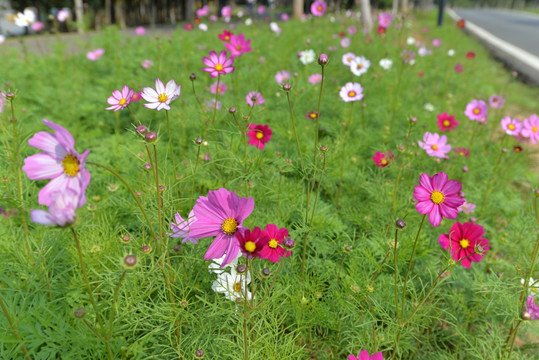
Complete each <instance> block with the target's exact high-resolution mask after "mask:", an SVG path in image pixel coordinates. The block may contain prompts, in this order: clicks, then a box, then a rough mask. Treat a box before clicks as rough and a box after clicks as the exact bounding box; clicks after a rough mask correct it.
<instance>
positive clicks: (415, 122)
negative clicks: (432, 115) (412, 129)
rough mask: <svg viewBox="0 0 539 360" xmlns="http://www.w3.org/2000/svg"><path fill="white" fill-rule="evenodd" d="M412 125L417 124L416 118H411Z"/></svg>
mask: <svg viewBox="0 0 539 360" xmlns="http://www.w3.org/2000/svg"><path fill="white" fill-rule="evenodd" d="M410 124H412V125H414V124H417V118H416V117H415V116H410Z"/></svg>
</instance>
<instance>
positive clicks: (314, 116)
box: [305, 110, 318, 121]
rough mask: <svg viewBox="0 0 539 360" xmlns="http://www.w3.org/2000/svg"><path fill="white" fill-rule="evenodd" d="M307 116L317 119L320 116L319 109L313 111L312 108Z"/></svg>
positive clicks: (310, 118)
mask: <svg viewBox="0 0 539 360" xmlns="http://www.w3.org/2000/svg"><path fill="white" fill-rule="evenodd" d="M305 117H306V118H307V119H309V120H313V121H314V120H316V118H317V117H318V112H317V111H313V110H310V111H308V112H307V115H305Z"/></svg>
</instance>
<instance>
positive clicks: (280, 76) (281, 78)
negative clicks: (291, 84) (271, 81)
mask: <svg viewBox="0 0 539 360" xmlns="http://www.w3.org/2000/svg"><path fill="white" fill-rule="evenodd" d="M288 79H290V72H288V71H286V70H281V71H277V74H275V81H277V84H279V85H281V84H282V83H284V82H286V81H288Z"/></svg>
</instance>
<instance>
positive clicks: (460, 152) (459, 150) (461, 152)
mask: <svg viewBox="0 0 539 360" xmlns="http://www.w3.org/2000/svg"><path fill="white" fill-rule="evenodd" d="M453 151H454V152H456V153H457V154H458V155H459V156H464V157H468V156H470V150H468V149H466V148H465V147H457V148H454V149H453Z"/></svg>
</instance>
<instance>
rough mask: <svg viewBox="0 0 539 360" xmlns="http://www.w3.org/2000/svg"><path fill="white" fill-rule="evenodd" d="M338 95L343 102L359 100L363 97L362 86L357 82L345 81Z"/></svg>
mask: <svg viewBox="0 0 539 360" xmlns="http://www.w3.org/2000/svg"><path fill="white" fill-rule="evenodd" d="M339 95H340V97H341V99H342V101H344V102H351V101H359V100H361V99H363V87H362V86H361V85H360V84H358V83H352V82H349V83H346V85H344V86H343V87H342V88H341V91H340V92H339Z"/></svg>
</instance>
